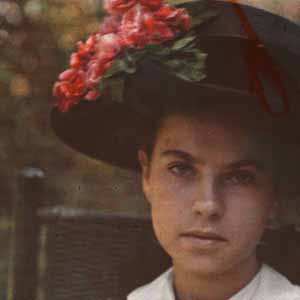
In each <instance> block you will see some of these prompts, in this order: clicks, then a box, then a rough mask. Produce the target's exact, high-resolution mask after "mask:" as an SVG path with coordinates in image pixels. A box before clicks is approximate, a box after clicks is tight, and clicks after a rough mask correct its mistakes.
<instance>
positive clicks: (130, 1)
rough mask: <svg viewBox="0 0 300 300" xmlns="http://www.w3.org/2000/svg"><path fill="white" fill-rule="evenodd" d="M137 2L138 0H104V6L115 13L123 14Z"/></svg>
mask: <svg viewBox="0 0 300 300" xmlns="http://www.w3.org/2000/svg"><path fill="white" fill-rule="evenodd" d="M136 3H137V0H104V8H105V10H106V11H108V12H109V13H111V14H113V15H121V14H123V13H125V12H126V11H127V10H129V9H130V8H131V7H133V6H134V5H135V4H136Z"/></svg>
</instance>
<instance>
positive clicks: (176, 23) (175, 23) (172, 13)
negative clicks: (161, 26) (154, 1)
mask: <svg viewBox="0 0 300 300" xmlns="http://www.w3.org/2000/svg"><path fill="white" fill-rule="evenodd" d="M155 17H156V18H158V19H159V20H161V21H164V22H167V23H168V24H170V26H172V27H173V28H174V30H175V29H176V30H179V31H182V30H184V31H187V30H189V29H190V27H191V17H190V16H189V15H188V13H187V12H186V10H185V9H184V8H175V7H172V6H170V5H168V4H165V5H163V6H161V8H160V9H159V10H157V11H156V12H155Z"/></svg>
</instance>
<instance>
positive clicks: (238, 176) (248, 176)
mask: <svg viewBox="0 0 300 300" xmlns="http://www.w3.org/2000/svg"><path fill="white" fill-rule="evenodd" d="M225 181H226V182H229V183H230V184H233V185H238V184H243V185H248V184H251V183H255V181H256V177H255V175H254V174H253V173H251V172H249V171H235V172H233V173H230V174H227V175H226V176H225Z"/></svg>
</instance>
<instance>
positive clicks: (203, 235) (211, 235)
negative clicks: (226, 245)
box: [183, 230, 226, 242]
mask: <svg viewBox="0 0 300 300" xmlns="http://www.w3.org/2000/svg"><path fill="white" fill-rule="evenodd" d="M183 236H190V237H195V238H199V239H203V240H215V241H223V242H224V241H226V239H225V238H224V237H223V236H221V235H219V234H217V233H215V232H205V231H197V230H192V231H188V232H185V233H184V234H183Z"/></svg>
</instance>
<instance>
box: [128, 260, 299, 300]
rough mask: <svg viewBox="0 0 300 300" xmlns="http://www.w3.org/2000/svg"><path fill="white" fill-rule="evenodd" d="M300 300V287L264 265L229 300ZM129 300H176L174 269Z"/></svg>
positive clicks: (132, 293)
mask: <svg viewBox="0 0 300 300" xmlns="http://www.w3.org/2000/svg"><path fill="white" fill-rule="evenodd" d="M268 299H272V300H273V299H274V300H300V287H298V286H295V285H292V284H291V283H290V282H289V281H288V280H287V279H286V278H285V277H284V276H283V275H281V274H279V273H278V272H277V271H275V270H274V269H272V268H271V267H269V266H267V265H265V264H263V265H262V267H261V269H260V271H259V272H258V273H257V274H256V275H255V277H254V278H253V279H252V280H251V281H250V282H249V283H248V284H247V285H246V286H245V287H244V288H242V289H241V290H240V291H238V292H237V293H236V294H235V295H233V296H232V297H231V298H230V299H228V300H268ZM127 300H175V296H174V290H173V267H171V268H169V269H168V270H167V271H165V272H164V273H163V274H161V275H160V276H159V277H157V278H156V279H155V280H153V281H152V282H150V283H149V284H146V285H144V286H142V287H139V288H137V289H135V290H134V291H133V292H131V293H130V294H129V295H128V297H127Z"/></svg>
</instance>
